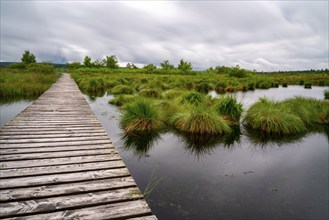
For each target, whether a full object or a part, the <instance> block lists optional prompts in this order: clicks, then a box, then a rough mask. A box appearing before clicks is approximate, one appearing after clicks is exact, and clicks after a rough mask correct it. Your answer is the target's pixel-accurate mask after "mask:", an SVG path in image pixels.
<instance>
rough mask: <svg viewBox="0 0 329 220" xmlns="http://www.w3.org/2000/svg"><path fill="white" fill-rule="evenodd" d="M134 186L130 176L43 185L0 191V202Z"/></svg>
mask: <svg viewBox="0 0 329 220" xmlns="http://www.w3.org/2000/svg"><path fill="white" fill-rule="evenodd" d="M131 186H136V183H135V181H134V179H133V178H132V177H131V176H128V177H119V178H110V179H102V180H89V181H84V182H77V183H74V184H72V183H64V184H56V185H43V186H36V187H28V188H16V189H4V190H0V202H6V201H17V200H26V199H37V198H45V197H52V196H63V195H71V194H78V193H84V192H90V191H101V190H110V189H118V188H126V187H131Z"/></svg>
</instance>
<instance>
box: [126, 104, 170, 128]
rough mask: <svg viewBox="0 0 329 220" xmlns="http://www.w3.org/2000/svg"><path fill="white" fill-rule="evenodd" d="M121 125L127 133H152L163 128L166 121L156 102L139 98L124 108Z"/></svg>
mask: <svg viewBox="0 0 329 220" xmlns="http://www.w3.org/2000/svg"><path fill="white" fill-rule="evenodd" d="M120 124H121V126H122V128H123V129H124V130H125V131H126V132H150V131H156V130H159V129H161V128H163V126H164V121H163V116H162V112H161V111H160V109H159V108H158V107H157V106H156V105H155V104H154V102H152V101H151V100H148V99H143V98H138V99H137V100H135V101H134V102H132V103H128V104H127V105H125V106H123V112H122V115H121V117H120Z"/></svg>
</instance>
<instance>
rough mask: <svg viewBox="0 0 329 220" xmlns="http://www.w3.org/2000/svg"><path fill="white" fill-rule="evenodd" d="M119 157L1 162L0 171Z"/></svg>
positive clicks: (116, 157) (104, 156) (116, 156)
mask: <svg viewBox="0 0 329 220" xmlns="http://www.w3.org/2000/svg"><path fill="white" fill-rule="evenodd" d="M118 159H121V157H120V156H119V155H118V154H117V152H113V153H112V154H104V155H92V156H90V155H88V156H76V157H71V156H70V157H59V158H48V159H35V160H21V161H3V162H1V163H0V169H12V168H28V167H42V166H45V167H46V166H51V165H63V164H76V163H88V162H99V161H111V160H118Z"/></svg>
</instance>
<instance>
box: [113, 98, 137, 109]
mask: <svg viewBox="0 0 329 220" xmlns="http://www.w3.org/2000/svg"><path fill="white" fill-rule="evenodd" d="M135 99H136V96H135V95H117V96H115V97H114V99H111V100H110V101H109V104H112V105H116V106H118V107H120V106H123V105H124V104H127V103H129V102H132V101H134V100H135Z"/></svg>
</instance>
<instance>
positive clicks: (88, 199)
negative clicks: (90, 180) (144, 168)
mask: <svg viewBox="0 0 329 220" xmlns="http://www.w3.org/2000/svg"><path fill="white" fill-rule="evenodd" d="M140 198H142V194H141V193H140V191H139V190H138V188H137V187H131V188H126V189H116V190H107V191H101V192H90V193H83V194H78V195H65V196H64V197H61V196H60V197H52V198H45V199H35V200H27V201H23V202H19V201H18V202H7V203H4V204H3V205H2V207H1V209H0V217H8V216H15V215H26V214H35V213H40V212H45V211H47V212H53V211H57V210H62V209H68V208H79V207H85V206H90V205H98V204H105V203H110V202H121V201H125V200H135V199H140ZM45 206H46V207H45Z"/></svg>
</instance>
